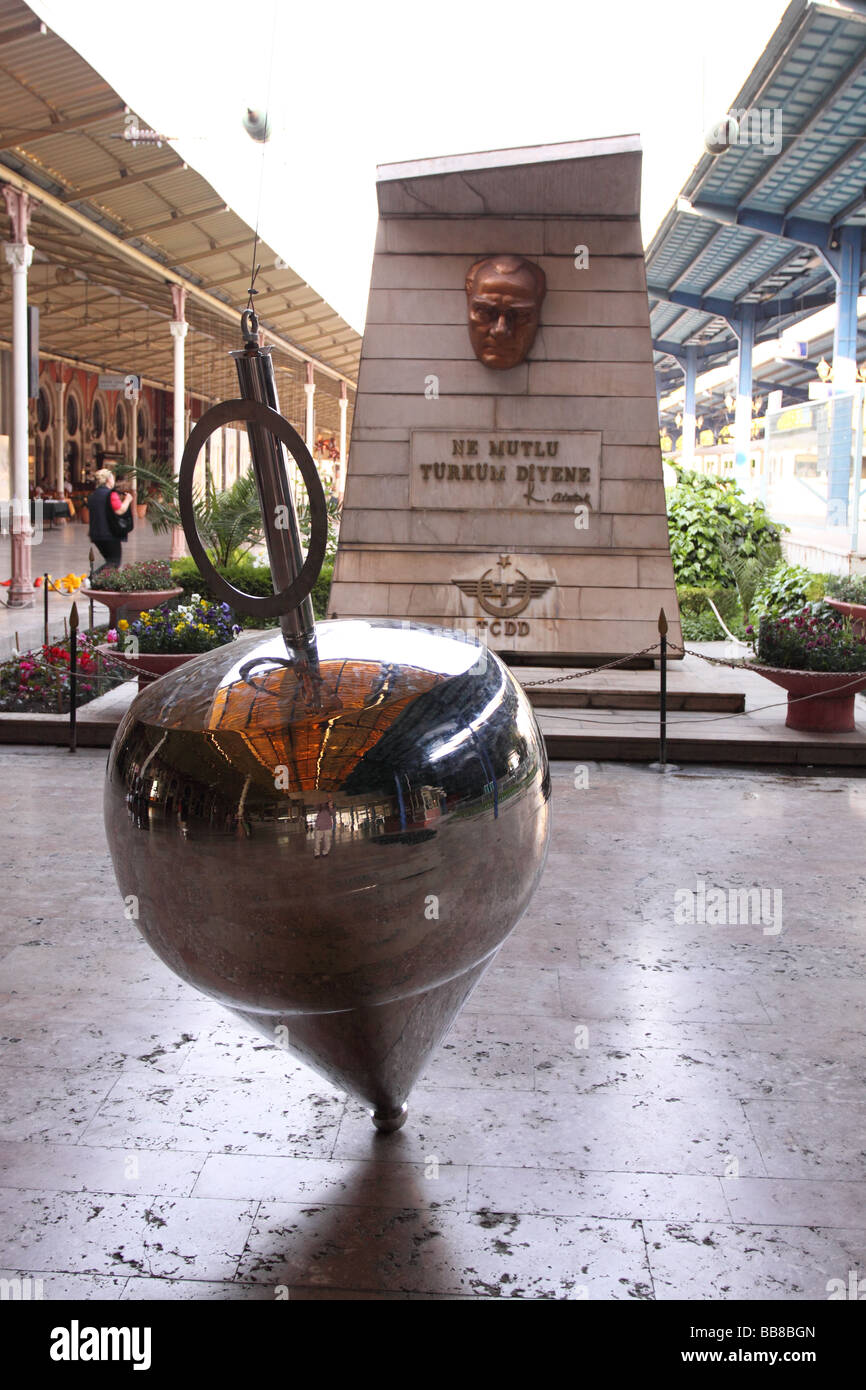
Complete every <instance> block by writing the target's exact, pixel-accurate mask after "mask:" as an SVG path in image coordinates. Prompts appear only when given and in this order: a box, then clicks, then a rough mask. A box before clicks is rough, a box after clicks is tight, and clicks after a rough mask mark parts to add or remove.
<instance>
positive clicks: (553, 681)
mask: <svg viewBox="0 0 866 1390" xmlns="http://www.w3.org/2000/svg"><path fill="white" fill-rule="evenodd" d="M666 645H667V649H668V651H673V652H680V653H681V654H682V655H683V656H695V657H698V658H699V659H700V660H701V661H706V662H708V663H709V665H711V666H727V667H729V668H730V669H731V670H734V671H750V672H752V673H753V674H755V675H760V671H759V670H758V669H757V668H756V667H755V666H754V665H753V664H752V663H751V662H750V661H749V660H748V659H747V658H745V657H740V658H738V659H737V660H733V659H732V658H730V657H719V656H709V655H708V654H707V653H706V652H697V651H695V650H694V649H693V648H691V647H681V646H679V645H678V644H677V643H676V642H670V641H668V642H667V643H666ZM650 652H656V653H658V654H659V655H661V642H655V643H653V645H652V646H651V647H644V648H643V649H642V650H641V651H639V652H632V653H631V654H630V655H629V656H621V657H619V658H617V660H616V661H608V662H606V663H605V665H603V666H593V667H589V668H580V669H578V668H576V667H575V668H573V669H572V670H571V671H569V672H567V674H565V675H563V676H553V677H548V678H545V677H542V679H541V680H534V681H521V685H522V687H523V689H524V690H528V689H530V688H531V687H535V686H545V687H547V686H551V685H559V684H561V683H562V682H563V681H568V680H583V679H584V678H585V677H587V676H595V675H598V674H599V672H601V671H610V670H612V669H613V668H614V667H616V666H623V665H625V663H626V662H629V661H634V660H635V658H636V657H640V656H647V655H648V654H649V653H650ZM819 674H820V673H819ZM864 674H866V673H862V672H861V673H858V674H855V675H854V676H853V678H852V679H851V680H849V681H846V682H845V684H844V685H837V686H834V687H833V688H832V689H831V690H818V691H815V692H814V693H813V694H811V695H796V696H793V697H791V696H789V697H788V698H786V699H784V700H773V701H771V703H770V704H768V705H756V706H753V707H752V708H751V709H744V710H737V711H736V712H735V713H733V714H714V715H708V716H706V717H702V718H699V719H669V720H667V724H668V726H671V725H680V724H681V725H685V726H687V727H690V728H693V727H694V726H695V725H696V724H717V723H720V722H721V721H723V720H726V719H743V718H745V717H746V716H747V715H753V714H763V712H764V711H765V710H769V709H780V708H782V707H785V708H787V707H788V706H789V705H798V704H802V702H803V701H804V700H820V699H823V698H824V697H826V696H829V695H844V694H846V693H847V692H848V691H850V689H851V687H852V686H856V685H859V684H860V682H861V681H862V680H863V676H864ZM544 717H545V719H557V718H558V719H572V718H574V717H575V715H574V714H573V713H572V712H571V711H569V712H568V713H567V714H566V713H564V712H562V711H555V710H545V711H544ZM577 718H578V719H579V720H580V722H581V723H582V724H608V723H609V722H610V721H609V720H607V719H587V718H585V717H584V716H583V715H578V716H577ZM630 722H631V723H633V724H638V725H639V724H643V725H649V726H651V727H652V728H655V727H656V721H655V720H654V719H634V720H631V721H630Z"/></svg>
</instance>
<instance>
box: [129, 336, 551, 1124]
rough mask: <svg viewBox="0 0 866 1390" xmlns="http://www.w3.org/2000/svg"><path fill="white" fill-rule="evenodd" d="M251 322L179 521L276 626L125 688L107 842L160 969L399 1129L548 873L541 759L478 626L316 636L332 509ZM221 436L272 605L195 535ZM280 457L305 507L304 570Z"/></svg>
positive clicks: (184, 481)
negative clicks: (205, 466)
mask: <svg viewBox="0 0 866 1390" xmlns="http://www.w3.org/2000/svg"><path fill="white" fill-rule="evenodd" d="M242 326H243V330H244V336H245V340H246V342H245V346H244V348H243V349H242V350H241V351H239V352H236V353H233V354H232V355H233V357H234V358H235V361H236V364H237V370H238V377H239V381H240V388H241V399H238V400H234V401H227V402H225V403H224V404H221V405H218V406H215V407H213V408H212V409H211V410H209V411H208V412H207V413H206V414H205V416H204V417H203V418H202V419H201V420H200V421H199V423H198V424H197V425H196V426H195V428H194V429H193V431H192V433H191V435H190V437H189V441H188V443H187V447H186V450H185V452H184V456H183V461H182V464H181V470H180V478H179V490H180V496H181V515H182V518H183V523H184V531H185V533H186V538H187V542H188V544H189V548H190V551H191V553H192V555H193V556H194V558H195V560H196V562H197V564H198V567H199V570H200V572H201V574H202V575H203V576H204V577H205V578H206V580H207V583H208V585H209V587H210V589H211V591H212V592H213V593H214V594H215V595H216V596H217V597H218V598H220V599H223V600H225V601H226V602H228V603H230V604H231V605H232V607H233V608H234V609H235V610H236V611H238V612H240V613H247V614H259V615H261V616H263V617H273V616H278V617H279V619H280V627H279V629H271V630H270V631H263V632H249V633H247V634H245V635H243V636H241V637H240V638H239V639H238V640H236V641H234V642H232V643H229V644H228V645H226V646H224V647H219V648H217V649H216V650H215V651H211V652H207V653H205V654H203V655H201V656H197V657H195V658H193V659H192V660H190V661H189V662H188V663H186V664H185V665H183V666H181V667H179V668H178V669H176V670H175V671H173V672H172V673H170V674H169V675H166V676H163V677H162V678H161V679H159V680H157V681H155V682H154V683H153V684H152V685H151V686H150V687H149V688H148V689H147V690H145V691H143V692H142V693H141V694H140V695H139V696H138V697H137V699H136V700H135V701H134V702H133V704H132V705H131V707H130V709H129V711H128V712H127V714H126V716H125V718H124V719H123V722H122V723H121V725H120V727H119V729H118V731H117V735H116V737H115V740H114V744H113V746H112V749H111V754H110V756H109V763H108V773H107V781H106V789H105V826H106V833H107V836H108V843H109V846H110V849H111V854H112V858H113V861H114V868H115V873H116V876H117V882H118V885H119V887H120V891H121V893H122V894H123V895H124V897H128V896H129V895H130V894H134V895H135V896H136V898H137V899H138V913H139V915H138V919H137V920H138V927H139V929H140V931H141V933H142V935H143V936H144V938H145V940H146V941H147V942H148V943H149V944H150V945H151V946H152V948H153V949H154V951H156V953H157V955H159V956H160V957H161V958H162V960H163V961H165V962H166V964H167V965H169V966H170V967H171V968H172V969H173V970H174V971H176V973H177V974H178V975H180V976H181V977H182V978H183V979H184V980H187V981H188V982H189V983H190V984H192V985H195V987H196V988H197V989H199V990H202V991H203V992H204V993H205V994H208V995H210V996H211V997H212V998H214V999H218V1000H219V1001H220V1002H221V1003H223V1004H225V1005H226V1006H227V1007H228V1008H229V1009H231V1010H232V1011H233V1012H235V1013H236V1014H238V1015H239V1016H240V1017H241V1018H243V1019H244V1020H245V1021H246V1022H248V1023H250V1024H252V1025H253V1026H254V1027H255V1028H257V1029H259V1030H260V1031H261V1032H262V1033H264V1035H265V1036H266V1037H267V1038H269V1039H270V1040H271V1041H272V1042H275V1043H276V1044H278V1045H280V1046H284V1047H285V1048H286V1049H287V1050H288V1051H290V1052H292V1053H294V1054H295V1055H296V1056H297V1057H299V1058H300V1059H301V1060H303V1061H304V1062H307V1063H308V1064H309V1065H310V1066H311V1067H313V1068H315V1069H316V1070H317V1071H319V1072H320V1073H322V1074H323V1075H324V1076H326V1077H327V1078H328V1079H329V1080H330V1081H332V1082H333V1084H334V1085H336V1086H338V1087H340V1088H344V1089H345V1090H347V1091H349V1092H351V1093H352V1094H354V1095H356V1096H358V1097H359V1098H360V1099H361V1100H362V1101H364V1102H365V1104H366V1105H367V1106H368V1107H369V1108H370V1109H371V1111H372V1115H373V1122H374V1124H375V1125H376V1127H377V1128H378V1129H380V1130H383V1131H391V1130H394V1129H398V1128H399V1127H400V1125H401V1124H402V1123H403V1121H404V1120H405V1117H406V1109H407V1106H406V1101H407V1097H408V1095H409V1091H410V1089H411V1087H412V1085H413V1083H414V1081H415V1079H416V1077H417V1076H418V1074H419V1072H420V1071H421V1069H422V1067H423V1065H424V1062H425V1060H426V1058H427V1057H428V1056H429V1054H430V1053H431V1051H432V1050H433V1048H434V1047H435V1046H436V1044H437V1043H438V1042H439V1040H440V1039H441V1038H442V1036H443V1035H444V1033H445V1032H446V1031H447V1029H448V1027H449V1025H450V1023H451V1022H452V1020H453V1018H454V1017H455V1015H456V1014H457V1012H458V1011H459V1009H460V1008H461V1006H462V1005H463V1004H464V1002H465V1001H466V999H467V997H468V995H469V994H470V992H471V990H472V989H473V987H474V985H475V984H476V983H477V981H478V979H479V978H480V976H481V975H482V974H483V972H484V971H485V969H486V968H487V966H488V965H489V964H490V962H491V961H492V960H493V957H494V956H495V954H496V952H497V950H498V949H499V947H500V946H501V945H502V942H503V941H504V940H505V938H506V937H507V936H508V934H509V933H510V932H511V931H512V929H513V928H514V926H515V925H516V923H517V922H518V920H519V918H520V917H521V915H522V914H523V912H524V910H525V908H526V906H527V904H528V902H529V900H530V898H531V896H532V893H533V890H534V889H535V886H536V884H537V882H538V879H539V877H540V874H541V871H542V867H543V864H544V859H545V854H546V850H547V841H548V833H549V790H550V788H549V774H548V767H547V759H546V755H545V751H544V745H543V742H542V738H541V735H540V733H539V730H538V726H537V724H536V722H535V718H534V715H533V713H532V709H531V707H530V705H529V702H528V700H527V698H526V696H525V695H524V693H523V691H522V690H521V688H520V686H519V685H518V683H517V682H516V681H515V680H514V678H513V677H512V676H511V675H510V673H509V671H508V670H507V668H506V667H505V666H504V665H503V664H502V662H501V661H500V660H499V659H498V658H497V657H496V656H495V655H494V654H493V653H491V652H489V651H488V650H486V648H484V647H483V646H480V645H478V644H477V643H475V642H474V641H466V640H464V634H462V633H459V632H454V633H448V632H446V633H442V632H441V631H439V632H436V631H433V630H431V629H428V628H424V627H418V626H410V625H409V624H407V623H399V622H395V621H388V620H382V621H329V622H321V623H319V624H318V625H316V623H315V622H314V618H313V609H312V604H311V601H310V591H311V590H312V587H313V584H314V582H315V578H316V576H317V574H318V571H319V568H320V566H321V563H322V559H323V557H324V553H325V545H326V534H327V517H326V506H325V499H324V494H323V492H322V486H321V482H320V480H319V477H318V473H317V471H316V467H315V464H314V463H313V460H312V458H311V456H310V454H309V452H308V450H307V448H306V447H305V445H304V442H303V440H302V439H301V438H300V436H299V435H298V434H297V433H296V432H295V430H294V429H292V427H291V425H289V424H288V422H287V421H286V420H285V419H284V418H283V417H282V416H281V415H280V414H279V408H278V403H277V393H276V387H275V382H274V373H273V367H272V364H271V360H270V356H269V350H267V349H263V348H262V347H260V345H259V342H258V334H257V324H256V320H255V315H254V314H252V313H251V312H249V311H247V312H246V313H245V314H244V316H243V318H242ZM230 421H242V422H245V423H246V425H247V429H248V432H249V438H250V445H251V452H252V464H253V468H254V470H255V476H256V480H257V484H258V491H259V498H260V501H261V506H262V516H263V521H264V531H265V538H266V543H267V548H268V552H269V555H270V562H271V573H272V576H273V581H274V587H275V589H276V592H275V593H274V595H272V596H270V597H266V598H252V597H250V596H249V595H245V594H241V593H239V592H238V591H237V590H236V589H234V588H233V586H232V585H230V584H229V583H228V582H227V581H226V580H225V579H224V578H223V577H222V576H220V575H219V574H217V573H216V571H215V570H214V568H213V566H212V564H211V562H210V559H209V557H208V555H207V554H206V552H205V550H204V547H203V545H202V543H201V540H200V538H199V536H198V534H197V531H196V527H195V518H194V513H193V501H192V499H193V470H194V468H195V464H196V459H197V458H198V455H199V453H200V451H201V448H202V446H203V444H204V443H205V441H206V439H207V438H208V436H209V435H210V434H211V433H212V432H213V431H214V430H215V429H217V428H219V427H220V426H221V425H224V424H226V423H228V422H230ZM284 450H285V451H287V452H288V453H289V454H290V455H291V456H292V457H293V458H294V460H295V462H296V463H297V465H298V467H299V468H300V470H301V474H302V476H303V478H304V481H305V483H306V486H307V490H308V493H309V498H310V510H311V518H312V526H311V538H310V544H309V548H308V554H307V557H306V559H305V560H304V559H303V552H302V548H301V543H300V538H299V533H298V525H297V517H296V513H295V509H294V505H293V501H292V494H291V490H290V488H289V483H288V477H287V472H286V462H285V457H284Z"/></svg>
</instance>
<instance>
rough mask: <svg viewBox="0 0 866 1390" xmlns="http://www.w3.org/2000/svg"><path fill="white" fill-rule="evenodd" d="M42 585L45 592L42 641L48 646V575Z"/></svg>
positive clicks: (44, 576) (43, 577)
mask: <svg viewBox="0 0 866 1390" xmlns="http://www.w3.org/2000/svg"><path fill="white" fill-rule="evenodd" d="M42 587H43V589H44V590H45V593H44V594H43V596H42V642H43V645H44V646H46V647H47V646H48V575H47V574H43V576H42Z"/></svg>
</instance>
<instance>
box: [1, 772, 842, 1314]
mask: <svg viewBox="0 0 866 1390" xmlns="http://www.w3.org/2000/svg"><path fill="white" fill-rule="evenodd" d="M103 765H104V753H102V752H88V751H82V752H79V753H78V754H77V755H76V757H75V758H70V757H69V755H68V754H67V753H66V752H65V751H63V750H57V751H54V750H42V749H20V750H12V749H4V750H3V751H2V752H0V779H2V780H0V785H2V787H3V808H4V813H5V814H4V826H5V834H4V839H3V848H2V851H0V855H2V859H3V861H4V862H3V865H2V867H3V871H4V872H3V879H4V882H5V883H8V884H9V885H10V888H9V891H8V894H7V896H6V901H5V913H4V926H3V940H2V946H0V952H2V974H3V980H4V985H3V988H4V990H5V993H4V994H3V995H2V996H0V1001H2V1002H0V1034H2V1044H0V1048H2V1063H3V1067H2V1070H3V1076H4V1083H5V1086H6V1088H7V1096H6V1099H5V1100H4V1103H3V1111H2V1135H3V1140H2V1143H0V1185H2V1189H0V1198H2V1207H3V1213H4V1214H3V1217H2V1221H0V1230H2V1233H3V1234H2V1237H0V1274H3V1275H6V1276H8V1275H9V1274H16V1273H17V1274H29V1275H31V1276H32V1277H33V1278H34V1279H35V1278H41V1279H42V1280H43V1287H44V1292H45V1296H46V1298H61V1297H67V1296H74V1297H83V1298H88V1299H118V1298H123V1299H143V1298H144V1299H150V1298H157V1299H225V1300H228V1299H273V1298H274V1297H275V1296H285V1292H284V1291H287V1292H288V1295H289V1296H290V1297H291V1298H300V1299H309V1298H339V1297H346V1296H354V1297H363V1298H406V1297H409V1298H412V1297H445V1298H458V1297H470V1298H490V1297H518V1298H569V1299H578V1298H589V1299H628V1298H638V1299H651V1298H663V1299H670V1298H685V1299H694V1300H699V1299H709V1298H721V1299H725V1298H754V1299H765V1298H766V1299H804V1298H819V1299H823V1298H826V1297H827V1291H828V1283H829V1281H831V1280H833V1279H839V1280H841V1281H842V1282H843V1283H845V1284H847V1281H848V1277H849V1271H851V1270H857V1269H858V1267H859V1268H860V1269H862V1268H863V1266H864V1265H866V1173H864V1158H863V1142H862V1110H861V1106H862V1097H863V1088H864V1081H866V1047H864V1042H866V1039H864V1031H866V1029H864V1020H863V1009H862V1001H863V978H864V966H866V942H864V933H863V906H862V904H863V875H862V869H861V867H860V864H859V847H860V846H861V845H862V843H863V833H864V822H866V782H864V781H858V780H855V779H846V778H838V777H831V778H825V779H821V778H809V777H799V778H794V777H789V776H783V775H781V774H765V773H752V772H741V773H737V772H735V771H730V770H724V771H720V770H712V769H707V768H700V767H693V768H689V769H686V770H684V771H683V772H682V773H680V774H674V775H669V776H667V777H659V776H658V775H656V774H654V773H652V772H650V771H649V770H647V769H644V768H639V767H634V766H630V765H624V764H597V763H590V764H588V765H586V766H581V767H578V768H575V767H574V766H573V765H572V764H564V763H558V764H555V765H554V769H553V787H554V833H553V844H552V850H551V855H550V860H549V863H548V868H547V871H546V874H545V878H544V880H543V883H542V886H541V889H540V890H539V892H538V894H537V896H536V898H535V900H534V902H533V904H532V907H531V909H530V911H529V913H528V915H527V916H526V918H525V919H524V921H523V922H522V923H521V925H520V926H519V927H518V929H517V931H516V933H515V934H514V936H513V937H512V938H511V939H510V941H509V942H507V943H506V945H505V947H504V948H503V950H502V952H501V955H500V957H499V960H498V963H497V964H496V965H495V966H494V967H493V969H492V970H491V971H490V973H489V974H488V975H487V977H486V978H485V979H484V980H483V982H482V984H481V985H480V986H479V988H478V990H477V991H476V993H475V995H474V996H473V997H472V999H471V1001H470V1003H469V1006H468V1009H467V1012H466V1013H464V1015H463V1016H462V1018H460V1019H459V1020H458V1022H457V1023H456V1025H455V1027H454V1029H453V1031H452V1033H451V1034H450V1036H449V1037H448V1039H447V1040H446V1042H445V1044H444V1045H443V1046H442V1047H441V1048H440V1050H439V1052H438V1053H437V1055H436V1056H435V1058H434V1059H433V1061H432V1063H431V1065H430V1066H429V1068H428V1071H427V1073H426V1075H425V1076H424V1078H423V1079H422V1082H421V1083H420V1084H419V1086H418V1088H417V1090H416V1092H415V1093H414V1095H413V1097H412V1100H411V1106H410V1115H409V1120H408V1122H407V1125H406V1127H405V1129H403V1130H401V1131H400V1132H399V1133H397V1134H395V1135H392V1136H390V1137H387V1138H383V1137H377V1136H376V1135H375V1134H374V1132H373V1129H372V1127H371V1125H370V1122H369V1119H368V1117H367V1116H366V1114H365V1113H364V1111H363V1110H362V1109H361V1108H360V1106H357V1105H355V1104H354V1103H352V1102H348V1101H347V1100H346V1098H345V1097H344V1096H343V1095H341V1094H339V1093H338V1092H336V1091H334V1090H332V1089H331V1088H330V1087H329V1086H328V1085H327V1084H326V1083H325V1082H323V1081H321V1080H319V1079H318V1078H317V1077H316V1076H315V1075H314V1074H313V1073H312V1072H310V1071H308V1070H306V1069H305V1068H303V1067H301V1066H298V1065H295V1064H294V1063H292V1062H291V1061H290V1060H288V1059H287V1058H286V1057H285V1055H284V1054H282V1053H279V1052H277V1051H275V1050H274V1049H273V1048H271V1047H269V1046H268V1045H267V1044H266V1043H265V1042H264V1040H263V1039H260V1038H257V1037H255V1036H253V1035H251V1034H245V1033H244V1032H243V1031H242V1027H241V1025H240V1024H239V1023H238V1022H236V1021H235V1020H234V1019H233V1018H231V1017H229V1016H228V1015H226V1014H225V1013H224V1012H223V1011H222V1010H221V1009H220V1008H219V1006H218V1005H216V1004H213V1003H211V1002H209V1001H208V1000H205V999H203V998H201V997H199V996H198V995H196V994H195V993H194V992H193V991H192V990H190V989H188V988H187V987H186V986H184V985H183V984H181V983H180V982H179V981H178V980H176V979H175V978H174V976H172V975H171V974H170V973H169V972H168V971H167V970H166V969H164V968H163V967H162V966H161V964H160V963H159V962H158V961H157V960H156V958H155V957H154V956H153V955H152V954H151V952H150V951H149V950H148V948H147V947H145V946H144V945H143V944H142V943H141V942H140V941H139V939H138V937H137V934H136V933H135V930H134V927H133V924H132V923H130V922H127V921H125V920H124V915H123V907H122V904H121V903H120V901H119V899H118V897H117V893H116V890H115V887H114V880H113V875H112V872H111V868H110V865H109V863H108V860H107V856H106V854H105V851H104V848H103V846H104V839H103V831H102V825H101V802H102V785H101V784H102V773H103ZM48 807H50V811H49V810H47V809H46V808H48ZM740 889H758V890H763V891H764V898H763V903H761V898H760V893H758V894H757V895H755V894H752V895H751V896H749V895H748V894H747V893H742V894H741V893H738V892H737V890H740ZM762 907H763V917H761V916H760V912H761V908H762ZM738 917H739V918H741V919H742V918H745V919H746V920H745V921H737V920H735V919H737V918H738ZM716 919H719V920H716ZM278 1290H279V1291H280V1292H278Z"/></svg>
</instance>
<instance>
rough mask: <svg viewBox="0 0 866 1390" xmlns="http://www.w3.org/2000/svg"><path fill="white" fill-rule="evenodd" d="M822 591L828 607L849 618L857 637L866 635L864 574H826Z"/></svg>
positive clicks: (865, 577)
mask: <svg viewBox="0 0 866 1390" xmlns="http://www.w3.org/2000/svg"><path fill="white" fill-rule="evenodd" d="M824 592H825V593H826V595H827V602H828V604H829V605H830V607H831V608H835V609H836V612H837V613H841V614H842V615H843V616H844V617H846V618H850V619H851V626H852V627H853V629H854V631H855V632H856V633H857V635H858V636H859V637H866V574H858V575H845V576H844V577H840V576H839V575H836V574H831V575H828V576H827V582H826V585H825V590H824Z"/></svg>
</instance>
